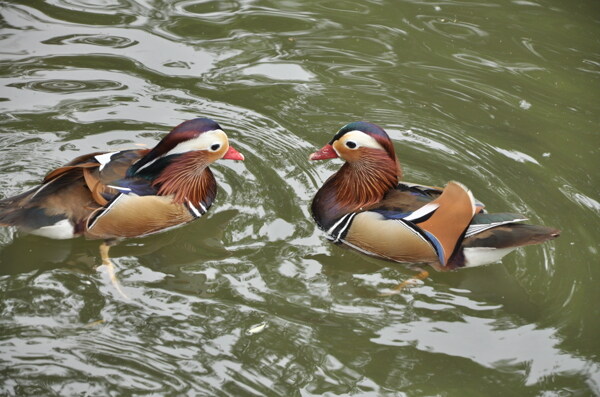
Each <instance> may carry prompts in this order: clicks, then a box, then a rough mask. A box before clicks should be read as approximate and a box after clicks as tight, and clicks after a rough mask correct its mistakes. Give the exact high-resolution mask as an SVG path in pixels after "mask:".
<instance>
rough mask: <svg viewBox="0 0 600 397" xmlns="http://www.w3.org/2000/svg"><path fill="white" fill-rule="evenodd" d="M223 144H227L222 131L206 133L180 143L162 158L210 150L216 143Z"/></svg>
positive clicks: (225, 136)
mask: <svg viewBox="0 0 600 397" xmlns="http://www.w3.org/2000/svg"><path fill="white" fill-rule="evenodd" d="M215 138H216V139H215ZM225 142H227V135H225V133H224V132H223V131H222V130H213V131H207V132H205V133H203V134H201V135H200V136H198V137H196V138H194V139H189V140H187V141H184V142H181V143H180V144H178V145H177V146H175V147H174V148H173V149H171V150H169V151H168V152H167V153H165V154H164V156H163V157H166V156H170V155H172V154H179V153H185V152H191V151H192V150H207V149H210V147H211V146H212V145H214V144H217V143H218V144H220V145H223V144H225ZM216 150H219V149H216Z"/></svg>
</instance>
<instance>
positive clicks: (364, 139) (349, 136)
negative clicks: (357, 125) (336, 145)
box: [341, 130, 385, 150]
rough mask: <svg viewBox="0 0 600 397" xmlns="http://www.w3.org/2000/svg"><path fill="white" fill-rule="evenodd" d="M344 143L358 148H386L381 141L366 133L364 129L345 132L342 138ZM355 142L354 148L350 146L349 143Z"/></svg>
mask: <svg viewBox="0 0 600 397" xmlns="http://www.w3.org/2000/svg"><path fill="white" fill-rule="evenodd" d="M341 141H342V143H343V144H344V146H346V147H347V148H349V149H357V148H359V147H368V148H372V149H381V150H385V149H384V148H383V146H381V144H379V142H377V141H376V140H375V138H373V137H372V136H369V135H367V134H365V133H364V132H362V131H358V130H354V131H350V132H347V133H345V134H344V136H342V138H341ZM350 142H352V143H354V144H355V145H356V147H354V148H352V147H350V146H348V143H350Z"/></svg>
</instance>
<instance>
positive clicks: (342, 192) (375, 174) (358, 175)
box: [312, 153, 401, 229]
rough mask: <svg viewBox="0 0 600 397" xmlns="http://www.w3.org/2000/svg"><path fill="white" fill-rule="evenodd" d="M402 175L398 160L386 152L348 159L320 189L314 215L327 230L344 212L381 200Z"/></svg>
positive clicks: (314, 205) (313, 205)
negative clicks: (352, 159) (353, 159)
mask: <svg viewBox="0 0 600 397" xmlns="http://www.w3.org/2000/svg"><path fill="white" fill-rule="evenodd" d="M400 177H401V171H400V167H399V165H398V162H397V160H396V159H390V158H389V157H388V156H387V155H381V154H378V153H373V154H370V155H368V156H367V155H364V156H363V157H362V158H361V160H360V161H356V162H352V163H350V162H347V163H345V164H344V165H343V166H342V168H340V170H339V171H338V172H336V173H335V174H334V175H332V176H331V177H330V178H329V179H328V180H327V181H326V182H325V184H324V185H323V186H322V187H321V189H319V191H318V192H317V194H316V196H315V198H314V200H313V203H312V213H313V217H314V218H315V220H316V221H317V223H318V224H319V225H320V226H321V227H322V228H324V229H328V228H329V227H330V226H331V225H332V224H333V223H335V221H336V220H338V219H339V218H340V217H342V216H344V215H345V214H347V213H350V212H355V211H360V210H362V209H364V208H366V207H369V206H372V205H374V204H376V203H378V202H379V201H381V200H382V199H383V197H384V196H385V194H386V193H387V192H388V191H389V190H390V189H393V188H395V187H396V185H397V184H398V180H399V178H400Z"/></svg>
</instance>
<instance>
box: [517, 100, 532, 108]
mask: <svg viewBox="0 0 600 397" xmlns="http://www.w3.org/2000/svg"><path fill="white" fill-rule="evenodd" d="M519 107H520V108H521V109H524V110H527V109H529V108H530V107H531V103H529V102H527V101H526V100H524V99H521V101H520V102H519Z"/></svg>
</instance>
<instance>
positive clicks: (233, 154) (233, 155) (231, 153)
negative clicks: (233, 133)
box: [221, 145, 244, 160]
mask: <svg viewBox="0 0 600 397" xmlns="http://www.w3.org/2000/svg"><path fill="white" fill-rule="evenodd" d="M221 158H222V159H224V160H244V155H243V154H241V153H240V152H238V151H237V150H235V149H234V148H233V146H231V145H229V149H227V152H226V153H225V155H224V156H223V157H221Z"/></svg>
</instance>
